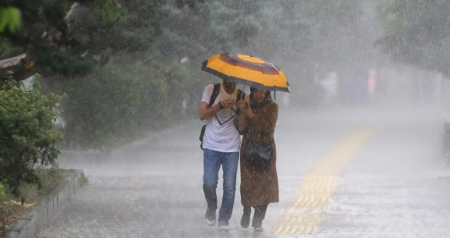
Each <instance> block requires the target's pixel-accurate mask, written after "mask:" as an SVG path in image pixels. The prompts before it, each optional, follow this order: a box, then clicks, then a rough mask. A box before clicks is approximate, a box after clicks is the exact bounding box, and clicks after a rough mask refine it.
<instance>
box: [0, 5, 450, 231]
mask: <svg viewBox="0 0 450 238" xmlns="http://www.w3.org/2000/svg"><path fill="white" fill-rule="evenodd" d="M39 9H40V10H39ZM449 10H450V2H447V1H446V0H436V1H426V0H380V1H369V0H334V1H330V0H263V1H252V0H240V1H239V0H202V1H195V0H167V1H161V0H145V1H143V0H128V1H122V0H96V1H93V2H89V1H65V2H64V3H59V2H58V1H44V0H38V1H36V2H33V1H32V0H25V1H23V2H22V1H21V2H19V1H16V0H10V1H8V0H6V2H5V3H0V74H1V76H2V77H3V75H7V76H5V77H3V78H2V79H1V80H0V86H1V85H6V84H7V82H8V80H9V79H14V80H16V81H21V82H24V87H26V88H31V89H29V90H31V91H33V90H36V91H39V90H41V91H40V92H42V94H43V95H44V94H45V95H48V94H51V93H53V94H54V95H55V97H56V99H55V101H54V103H53V105H52V111H53V112H55V113H56V114H55V116H54V118H53V119H54V120H53V126H51V127H52V128H53V130H55V131H58V132H59V133H61V135H62V136H61V139H60V140H58V141H57V142H55V143H54V145H55V148H56V149H58V150H59V151H60V152H61V153H60V154H59V155H58V157H57V159H56V161H55V164H54V165H53V166H54V168H59V169H75V170H79V171H83V173H84V175H85V176H86V177H87V179H88V185H86V186H83V187H80V188H78V189H77V190H76V193H75V194H73V196H72V197H71V198H70V201H69V202H67V203H65V205H64V206H63V207H62V208H61V209H60V210H59V211H58V213H57V215H56V216H55V218H54V219H52V220H51V222H50V223H49V224H48V225H47V226H45V227H42V229H40V231H39V232H38V233H37V234H35V236H34V237H39V238H56V237H58V238H59V237H61V238H63V237H64V238H66V237H67V238H71V237H95V238H97V237H107V238H122V237H155V238H169V237H170V238H172V237H186V238H188V237H189V238H190V237H192V238H194V237H195V238H202V237H205V238H206V237H227V238H234V237H267V238H278V237H280V238H282V237H283V238H284V237H354V238H360V237H448V234H450V202H449V201H450V199H449V198H450V189H449V188H450V121H449V119H450V117H449V115H450V114H449V112H450V111H449V106H450V94H449V93H448V92H450V71H449V67H448V65H449V63H450V51H449V49H450V17H449V16H448V12H449ZM9 11H11V13H8V12H9ZM17 11H18V12H20V14H19V15H18V16H20V18H17V15H16V12H17ZM52 12H53V13H54V14H53V13H52ZM1 14H3V16H9V18H7V17H5V18H4V20H2V15H1ZM8 14H9V15H8ZM8 19H13V20H11V21H10V23H9V22H8ZM16 19H19V22H20V24H16V23H17V22H18V21H17V20H16ZM37 19H38V21H37ZM2 21H4V22H2ZM221 53H232V54H243V55H248V56H251V57H255V58H257V59H261V60H263V61H267V62H270V63H271V65H272V64H273V65H275V66H274V67H276V69H278V70H281V71H282V72H283V73H284V74H285V76H286V79H287V81H288V86H286V88H288V90H287V89H286V90H283V88H282V87H278V86H277V87H278V88H277V87H274V88H272V89H270V90H271V92H270V95H271V98H272V99H273V102H275V103H276V104H277V105H278V110H279V111H278V119H277V121H276V126H275V133H274V141H275V144H276V172H277V176H278V193H279V201H278V202H275V203H270V204H269V205H268V208H267V212H266V214H265V218H264V220H263V221H262V228H263V230H262V231H260V230H256V229H253V228H252V227H249V228H243V227H241V217H242V215H243V205H242V203H241V198H242V197H241V183H242V181H241V174H240V172H241V169H242V168H241V167H242V164H240V165H239V168H238V170H237V176H236V178H237V179H236V191H235V198H234V205H233V211H232V215H231V219H230V220H229V221H228V222H229V224H228V227H227V229H219V227H218V223H219V221H217V223H215V224H214V225H213V226H208V225H207V224H206V223H205V212H206V211H207V202H206V201H205V194H204V191H203V175H204V151H203V150H202V149H201V148H200V141H199V134H200V130H201V128H202V126H203V125H204V123H205V122H206V121H207V120H204V121H202V120H200V119H199V116H200V115H199V114H200V112H199V108H200V106H201V103H202V102H201V99H202V93H203V91H204V89H205V87H207V86H208V85H210V84H215V83H221V82H222V79H223V78H221V76H220V75H219V74H217V73H216V74H215V75H214V74H213V73H211V71H207V70H205V69H204V68H203V70H202V67H205V65H207V66H209V65H208V64H206V63H204V62H208V59H209V58H210V57H213V56H214V55H217V54H221ZM236 57H237V56H236ZM233 59H234V58H233ZM210 67H212V66H210ZM217 70H219V69H217ZM7 72H12V73H11V74H9V73H7ZM8 77H9V78H8ZM230 78H231V77H230ZM36 82H38V83H37V84H35V83H36ZM241 82H242V81H239V82H238V83H237V86H236V87H237V88H239V89H240V90H243V92H244V93H245V94H246V95H249V94H250V93H251V91H250V87H249V85H248V84H247V85H246V84H245V83H241ZM34 85H38V86H34ZM1 90H5V89H1ZM1 90H0V93H1ZM287 91H289V92H287ZM4 95H6V94H4ZM1 96H2V94H0V99H2V98H1ZM219 98H220V97H219ZM49 100H50V99H49ZM219 100H220V99H219ZM0 103H5V105H6V100H5V101H1V100H0ZM203 103H205V104H207V102H205V101H203ZM17 105H19V104H17ZM219 106H220V109H219ZM219 106H216V108H218V109H217V110H223V106H222V104H220V105H219ZM2 108H6V106H5V107H3V106H2V105H1V104H0V118H8V117H1V116H2V113H3V111H2V110H3V109H2ZM208 108H209V106H208ZM20 114H23V115H26V114H27V112H25V111H23V112H20ZM5 115H6V114H5ZM200 117H201V116H200ZM237 117H238V116H236V118H237ZM212 118H214V117H212ZM232 119H234V115H233V118H232ZM217 120H219V119H217ZM23 123H24V125H25V124H26V125H28V124H27V123H25V122H23ZM219 123H221V122H219ZM224 123H225V122H224ZM4 125H6V124H2V123H0V126H4ZM5 128H6V126H5ZM6 134H7V133H6V129H4V128H1V127H0V146H2V147H5V148H6V146H5V145H6V140H5V139H3V138H7V137H6ZM49 137H52V136H49ZM244 137H245V135H244ZM52 138H56V137H52ZM240 138H243V136H240ZM1 143H5V144H4V145H2V144H1ZM8 145H9V144H8ZM4 151H7V150H6V149H5V150H4V149H2V148H0V165H2V166H4V164H5V163H4V162H3V160H5V158H3V157H2V156H5V154H2V153H4ZM5 153H6V152H5ZM241 159H242V157H241ZM5 161H6V160H5ZM43 166H44V167H46V168H49V167H51V166H49V165H48V164H45V165H43ZM0 170H1V169H0ZM2 173H4V172H3V170H2V171H0V198H1V192H2V184H3V185H4V186H5V187H6V186H7V179H4V177H2V176H4V175H3V174H2ZM223 176H224V175H223V170H222V169H220V172H219V181H218V185H217V189H216V191H217V198H218V204H217V205H218V208H219V209H220V206H221V203H222V196H223V193H224V179H223ZM219 209H217V216H219ZM0 210H1V207H0ZM252 216H253V213H252ZM5 237H8V236H5Z"/></svg>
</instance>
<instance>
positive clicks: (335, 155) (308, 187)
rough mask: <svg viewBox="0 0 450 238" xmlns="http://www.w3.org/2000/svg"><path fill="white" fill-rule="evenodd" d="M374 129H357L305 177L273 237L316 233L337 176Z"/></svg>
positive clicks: (279, 220)
mask: <svg viewBox="0 0 450 238" xmlns="http://www.w3.org/2000/svg"><path fill="white" fill-rule="evenodd" d="M374 132H375V130H358V131H356V132H354V133H353V134H351V135H350V136H349V137H348V138H346V139H345V140H343V142H342V143H341V144H339V146H338V147H337V148H336V149H334V150H333V151H332V152H331V153H330V154H329V155H328V156H326V157H325V159H323V160H322V162H320V163H319V164H318V165H317V166H316V167H315V168H314V169H313V171H312V172H311V173H310V174H309V175H308V176H307V177H306V178H305V181H304V182H303V183H302V185H301V187H300V190H299V192H298V194H297V196H296V197H295V199H294V200H293V201H292V202H291V205H290V206H289V207H288V208H286V210H285V211H284V213H283V215H282V216H281V217H280V218H279V219H278V222H277V223H276V224H275V226H274V227H273V229H272V233H273V234H314V233H315V232H317V229H318V225H319V223H320V221H321V215H322V212H323V211H324V210H325V209H326V207H327V205H328V202H329V200H330V198H331V195H332V194H333V191H334V188H335V187H336V182H337V179H338V177H337V176H338V175H339V174H340V173H341V171H342V170H343V169H344V168H345V166H346V165H347V163H348V162H349V161H350V159H351V158H352V157H353V156H354V155H355V153H356V152H357V151H358V149H359V148H360V147H361V146H362V145H363V144H364V143H365V142H366V141H367V140H368V139H369V137H370V136H371V135H372V134H373V133H374Z"/></svg>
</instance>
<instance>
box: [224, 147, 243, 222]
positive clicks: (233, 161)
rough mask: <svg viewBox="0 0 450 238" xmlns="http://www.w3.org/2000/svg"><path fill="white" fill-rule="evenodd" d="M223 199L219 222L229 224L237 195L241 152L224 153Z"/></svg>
mask: <svg viewBox="0 0 450 238" xmlns="http://www.w3.org/2000/svg"><path fill="white" fill-rule="evenodd" d="M223 154H224V157H223V158H222V168H223V198H222V206H221V207H220V212H219V222H220V221H223V222H227V223H228V220H230V218H231V214H232V213H233V206H234V195H235V193H236V175H237V169H238V162H239V152H230V153H223Z"/></svg>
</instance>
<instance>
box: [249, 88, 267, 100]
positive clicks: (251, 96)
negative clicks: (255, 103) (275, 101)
mask: <svg viewBox="0 0 450 238" xmlns="http://www.w3.org/2000/svg"><path fill="white" fill-rule="evenodd" d="M256 89H257V88H255V87H250V95H249V96H250V98H253V91H255V90H256ZM265 93H266V98H265V99H270V100H272V97H271V95H270V91H269V90H266V91H265Z"/></svg>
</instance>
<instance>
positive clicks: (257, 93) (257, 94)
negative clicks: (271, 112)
mask: <svg viewBox="0 0 450 238" xmlns="http://www.w3.org/2000/svg"><path fill="white" fill-rule="evenodd" d="M252 94H253V100H254V101H255V102H256V103H260V102H262V101H264V99H266V92H265V91H264V90H262V89H253V90H252Z"/></svg>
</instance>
